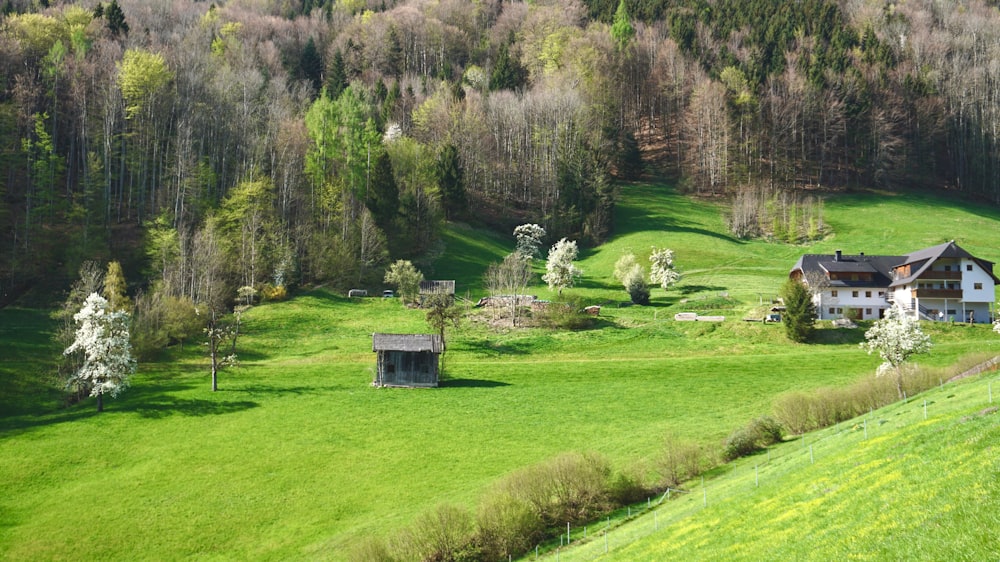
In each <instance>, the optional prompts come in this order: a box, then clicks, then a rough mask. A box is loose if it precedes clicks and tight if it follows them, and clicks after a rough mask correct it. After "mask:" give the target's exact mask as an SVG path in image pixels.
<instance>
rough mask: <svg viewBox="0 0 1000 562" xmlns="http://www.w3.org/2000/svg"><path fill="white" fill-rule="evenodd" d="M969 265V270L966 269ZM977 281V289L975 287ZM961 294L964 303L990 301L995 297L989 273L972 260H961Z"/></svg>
mask: <svg viewBox="0 0 1000 562" xmlns="http://www.w3.org/2000/svg"><path fill="white" fill-rule="evenodd" d="M970 265H971V266H972V270H971V271H969V270H968V266H970ZM977 283H978V284H979V287H980V288H979V289H976V284H977ZM962 295H963V296H964V298H963V299H962V300H964V301H965V302H966V303H990V302H993V301H994V300H995V299H996V291H995V289H994V287H993V279H992V278H991V277H990V274H989V273H987V272H986V271H985V270H984V269H983V268H982V267H979V264H978V263H976V262H974V261H972V260H962ZM987 308H988V307H987Z"/></svg>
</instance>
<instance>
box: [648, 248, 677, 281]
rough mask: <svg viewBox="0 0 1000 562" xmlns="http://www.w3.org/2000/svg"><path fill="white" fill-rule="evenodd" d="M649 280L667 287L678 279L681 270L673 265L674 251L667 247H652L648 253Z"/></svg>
mask: <svg viewBox="0 0 1000 562" xmlns="http://www.w3.org/2000/svg"><path fill="white" fill-rule="evenodd" d="M649 263H650V266H649V282H650V283H652V284H654V285H659V286H660V287H663V289H664V290H665V289H668V288H669V287H670V286H671V285H673V284H674V283H676V282H678V281H680V279H681V272H679V271H677V269H676V268H675V267H674V251H673V250H670V249H667V248H656V247H655V246H654V247H653V253H652V254H650V255H649Z"/></svg>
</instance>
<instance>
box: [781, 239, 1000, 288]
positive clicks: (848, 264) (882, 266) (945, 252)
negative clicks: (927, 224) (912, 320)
mask: <svg viewBox="0 0 1000 562" xmlns="http://www.w3.org/2000/svg"><path fill="white" fill-rule="evenodd" d="M940 258H954V259H970V260H972V261H974V262H976V263H977V264H979V266H980V267H982V268H983V270H984V271H986V273H988V274H989V275H990V277H992V278H993V282H994V283H997V284H1000V279H998V278H997V276H996V275H994V274H993V262H991V261H986V260H983V259H979V258H977V257H975V256H973V255H972V254H970V253H969V252H967V251H965V250H964V249H962V248H961V247H960V246H959V245H958V244H955V241H954V240H952V241H951V242H946V243H944V244H938V245H937V246H932V247H930V248H924V249H923V250H917V251H916V252H913V253H911V254H907V255H905V256H873V255H865V254H859V255H856V256H847V255H829V254H804V255H803V256H802V257H800V258H799V260H798V261H797V262H795V265H794V266H793V267H792V271H791V274H794V273H795V272H796V271H798V272H801V274H802V278H803V279H804V280H806V281H808V274H809V273H810V272H815V273H819V274H823V275H824V276H826V273H829V272H836V273H872V280H871V281H845V280H843V279H838V280H829V286H830V287H896V286H899V285H906V284H908V283H912V282H913V281H914V280H915V279H916V278H918V277H920V275H921V274H922V273H924V272H925V271H927V270H928V269H929V268H930V267H931V265H933V263H934V262H935V261H936V260H938V259H940ZM904 265H909V266H910V275H909V276H908V277H903V278H900V279H897V280H895V281H893V270H894V269H896V268H897V267H901V266H904Z"/></svg>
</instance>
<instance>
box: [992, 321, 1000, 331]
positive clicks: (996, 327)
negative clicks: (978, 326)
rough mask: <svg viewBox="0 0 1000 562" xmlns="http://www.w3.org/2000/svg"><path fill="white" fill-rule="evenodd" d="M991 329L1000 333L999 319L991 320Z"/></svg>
mask: <svg viewBox="0 0 1000 562" xmlns="http://www.w3.org/2000/svg"><path fill="white" fill-rule="evenodd" d="M993 331H994V332H996V333H998V334H1000V320H996V321H994V322H993Z"/></svg>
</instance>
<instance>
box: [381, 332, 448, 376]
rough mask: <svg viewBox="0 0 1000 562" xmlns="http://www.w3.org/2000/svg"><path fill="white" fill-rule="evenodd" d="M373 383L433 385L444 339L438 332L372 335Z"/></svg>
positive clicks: (442, 350)
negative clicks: (374, 362)
mask: <svg viewBox="0 0 1000 562" xmlns="http://www.w3.org/2000/svg"><path fill="white" fill-rule="evenodd" d="M372 351H373V352H375V353H377V354H378V356H377V357H378V359H377V364H376V368H375V380H374V381H372V384H373V385H374V386H406V387H434V386H437V385H438V370H439V365H440V357H441V354H442V353H444V341H443V340H442V339H441V336H439V335H438V334H380V333H375V334H372Z"/></svg>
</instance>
